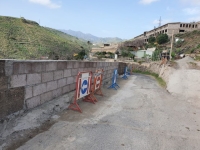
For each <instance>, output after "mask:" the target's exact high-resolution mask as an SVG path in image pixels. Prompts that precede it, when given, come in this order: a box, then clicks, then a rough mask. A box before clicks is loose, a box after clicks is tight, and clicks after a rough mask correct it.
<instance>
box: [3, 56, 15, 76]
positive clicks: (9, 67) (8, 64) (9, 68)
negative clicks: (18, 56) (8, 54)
mask: <svg viewBox="0 0 200 150" xmlns="http://www.w3.org/2000/svg"><path fill="white" fill-rule="evenodd" d="M5 75H6V76H11V75H13V60H6V61H5Z"/></svg>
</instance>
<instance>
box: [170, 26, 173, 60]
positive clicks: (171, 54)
mask: <svg viewBox="0 0 200 150" xmlns="http://www.w3.org/2000/svg"><path fill="white" fill-rule="evenodd" d="M173 42H174V30H173V31H172V41H171V49H170V54H169V55H170V56H169V58H170V61H171V60H172V56H171V55H172V47H173Z"/></svg>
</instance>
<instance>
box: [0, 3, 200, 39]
mask: <svg viewBox="0 0 200 150" xmlns="http://www.w3.org/2000/svg"><path fill="white" fill-rule="evenodd" d="M0 16H12V17H17V18H20V17H24V18H25V19H29V20H33V21H36V22H38V23H39V24H40V25H41V26H45V27H50V28H54V29H65V30H68V29H71V30H74V31H81V32H83V33H90V34H92V35H95V36H98V37H119V38H123V39H132V38H134V37H135V36H138V35H140V34H142V33H143V32H144V31H148V30H151V29H153V28H154V27H158V25H159V21H158V20H159V19H160V17H161V20H162V21H161V24H162V25H163V24H166V23H169V22H193V21H200V0H0Z"/></svg>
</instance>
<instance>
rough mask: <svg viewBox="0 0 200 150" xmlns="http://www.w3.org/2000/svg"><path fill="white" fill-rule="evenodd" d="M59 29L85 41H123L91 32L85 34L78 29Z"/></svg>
mask: <svg viewBox="0 0 200 150" xmlns="http://www.w3.org/2000/svg"><path fill="white" fill-rule="evenodd" d="M61 31H62V32H65V33H67V34H69V35H72V36H75V37H77V38H80V39H83V40H86V41H91V42H92V43H118V42H122V41H124V40H123V39H120V38H118V37H114V38H112V37H108V38H101V37H97V36H94V35H92V34H85V33H82V32H80V31H73V30H61Z"/></svg>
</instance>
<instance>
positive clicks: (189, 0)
mask: <svg viewBox="0 0 200 150" xmlns="http://www.w3.org/2000/svg"><path fill="white" fill-rule="evenodd" d="M180 1H181V2H182V3H185V4H190V5H195V6H196V5H200V0H180Z"/></svg>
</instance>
